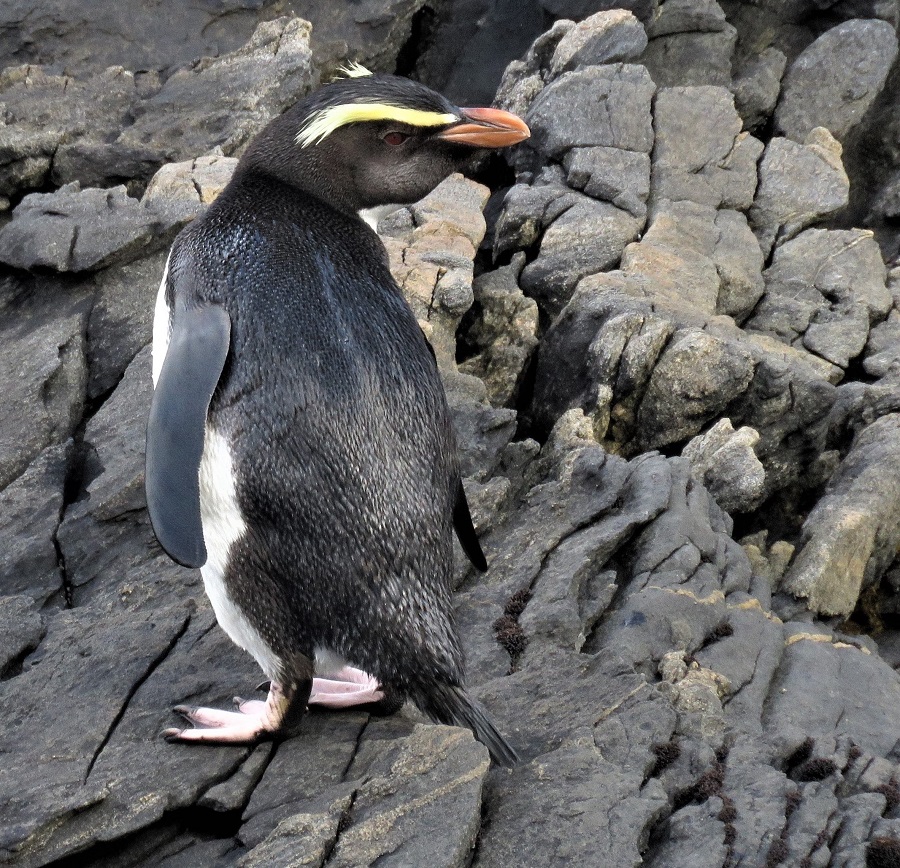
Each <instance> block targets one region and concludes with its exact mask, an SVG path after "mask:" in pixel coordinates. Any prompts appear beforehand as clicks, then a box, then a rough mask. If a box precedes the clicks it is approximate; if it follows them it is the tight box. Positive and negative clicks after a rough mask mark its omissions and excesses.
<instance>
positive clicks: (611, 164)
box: [563, 147, 650, 218]
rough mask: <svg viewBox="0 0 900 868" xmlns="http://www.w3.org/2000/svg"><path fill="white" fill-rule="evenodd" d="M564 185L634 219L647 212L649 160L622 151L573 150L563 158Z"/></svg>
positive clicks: (599, 148)
mask: <svg viewBox="0 0 900 868" xmlns="http://www.w3.org/2000/svg"><path fill="white" fill-rule="evenodd" d="M563 166H564V167H565V169H566V183H567V184H568V185H569V186H570V187H574V188H575V189H577V190H583V191H584V192H585V193H587V195H588V196H590V197H592V198H593V199H601V200H602V201H604V202H609V203H611V204H612V205H615V206H616V207H617V208H622V209H623V210H625V211H627V212H628V213H629V214H631V215H632V216H633V217H638V218H643V217H644V216H645V215H646V213H647V197H648V196H649V194H650V157H649V156H648V155H647V154H641V153H637V152H635V151H625V150H622V149H621V148H604V147H594V148H572V150H570V151H569V152H568V153H567V154H566V155H565V157H564V158H563Z"/></svg>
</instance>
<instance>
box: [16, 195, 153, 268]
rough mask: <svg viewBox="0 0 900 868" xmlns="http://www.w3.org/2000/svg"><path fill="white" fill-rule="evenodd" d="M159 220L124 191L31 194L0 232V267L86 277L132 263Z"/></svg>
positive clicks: (145, 246)
mask: <svg viewBox="0 0 900 868" xmlns="http://www.w3.org/2000/svg"><path fill="white" fill-rule="evenodd" d="M161 222H162V221H161V220H160V217H159V215H157V214H156V213H155V212H154V211H152V210H150V209H148V208H145V207H143V206H141V204H140V203H139V202H138V201H137V200H136V199H132V198H131V197H129V196H128V194H127V192H126V190H125V188H124V187H115V188H113V189H112V190H98V189H88V190H82V189H81V188H80V186H79V184H78V183H77V182H73V183H72V184H67V185H66V186H65V187H62V188H61V189H59V190H57V191H56V192H55V193H32V194H31V195H29V196H26V197H25V198H24V199H23V200H22V202H21V204H20V205H19V206H18V207H17V208H16V209H15V211H14V212H13V219H12V221H11V222H9V223H7V224H6V226H4V227H3V229H0V261H2V262H5V263H6V264H7V265H11V266H13V267H14V268H26V269H34V268H51V269H53V270H55V271H60V272H65V271H73V272H79V271H87V270H96V269H98V268H104V267H106V266H108V265H111V264H113V263H115V262H121V261H123V260H124V261H128V260H130V259H134V258H136V256H137V255H138V254H139V252H140V251H142V250H144V249H145V248H147V247H148V246H149V245H150V244H151V242H152V241H153V238H154V235H155V234H156V233H157V231H158V230H159V229H160V228H161Z"/></svg>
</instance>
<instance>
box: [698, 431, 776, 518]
mask: <svg viewBox="0 0 900 868" xmlns="http://www.w3.org/2000/svg"><path fill="white" fill-rule="evenodd" d="M758 442H759V433H758V432H757V431H754V430H753V429H752V428H750V427H747V426H745V427H743V428H739V429H738V430H737V431H735V430H734V428H732V426H731V420H730V419H720V420H719V421H718V422H716V424H715V425H713V426H712V428H710V429H709V430H708V431H706V432H705V433H703V434H701V435H698V436H696V437H694V438H693V439H692V440H691V441H690V442H689V443H688V444H687V445H686V446H685V447H684V450H683V451H682V453H681V454H682V456H683V457H684V458H686V459H687V460H688V461H689V462H690V464H691V474H692V476H693V477H694V479H696V480H697V481H698V482H701V483H702V484H703V485H704V486H705V487H706V488H707V490H708V491H709V493H710V494H711V495H712V496H713V497H714V498H715V499H716V502H717V503H718V504H719V506H721V507H722V509H724V510H725V511H726V512H749V511H750V510H752V509H754V508H755V507H757V506H758V505H759V502H760V500H761V499H762V495H763V492H764V490H765V481H766V472H765V468H764V467H763V466H762V464H761V463H760V461H759V459H758V458H757V457H756V453H755V452H754V451H753V447H754V446H755V445H756V444H757V443H758Z"/></svg>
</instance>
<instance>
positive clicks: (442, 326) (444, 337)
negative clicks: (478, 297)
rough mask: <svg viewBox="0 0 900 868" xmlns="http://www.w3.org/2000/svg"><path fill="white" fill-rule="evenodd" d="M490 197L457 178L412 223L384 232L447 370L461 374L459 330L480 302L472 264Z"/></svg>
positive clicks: (395, 269)
mask: <svg viewBox="0 0 900 868" xmlns="http://www.w3.org/2000/svg"><path fill="white" fill-rule="evenodd" d="M489 193H490V191H489V190H488V189H487V188H486V187H484V186H482V185H481V184H476V183H475V182H474V181H470V180H468V179H466V178H463V177H462V176H461V175H452V176H451V177H450V178H448V179H447V180H446V181H444V182H443V183H441V184H440V185H439V186H438V187H437V188H436V189H435V190H434V191H432V192H431V193H430V194H429V195H428V196H426V197H425V198H424V199H423V200H422V201H421V202H417V203H415V204H414V205H412V206H410V208H409V209H408V211H409V215H410V217H411V219H410V220H409V221H408V222H403V223H401V222H400V221H399V220H398V217H399V215H394V216H393V217H392V218H391V219H392V221H393V223H390V225H389V227H388V228H387V229H386V230H382V240H383V241H384V244H385V247H387V251H388V255H389V257H390V260H391V269H392V273H393V274H394V278H395V279H396V280H397V283H398V284H399V286H400V289H401V290H402V291H403V294H404V297H405V298H406V300H407V302H409V305H410V307H412V310H413V313H414V314H415V316H416V319H417V320H418V321H419V325H420V326H421V327H422V331H424V332H425V336H426V337H427V338H428V340H429V341H430V342H431V345H432V347H434V351H435V354H436V356H437V360H438V366H439V367H440V368H441V369H442V370H444V371H450V372H453V371H455V370H456V329H457V327H458V326H459V323H460V321H461V320H462V317H463V314H464V313H466V311H468V309H469V308H470V307H471V306H472V302H473V300H474V295H473V291H472V276H473V264H472V261H473V259H474V257H475V251H476V250H477V249H478V247H479V245H480V244H481V241H482V239H483V238H484V233H485V229H486V224H485V221H484V216H483V214H482V210H483V208H484V206H485V203H486V202H487V199H488V195H489ZM392 226H393V227H398V228H391V227H392Z"/></svg>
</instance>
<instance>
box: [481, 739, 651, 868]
mask: <svg viewBox="0 0 900 868" xmlns="http://www.w3.org/2000/svg"><path fill="white" fill-rule="evenodd" d="M601 781H602V783H601ZM497 789H498V791H499V792H498V795H499V796H500V799H499V805H498V808H497V809H495V810H494V811H492V812H491V813H490V814H489V817H490V822H491V826H492V827H493V828H496V831H494V833H493V834H492V835H490V836H489V837H487V838H486V839H485V840H484V841H483V842H482V845H481V847H480V848H479V851H478V854H477V858H476V860H475V863H474V865H476V866H479V868H488V866H491V868H494V866H500V865H507V866H511V868H512V866H515V868H525V866H527V865H533V864H535V859H537V860H539V861H540V864H542V865H547V866H562V865H578V864H581V865H587V864H591V862H592V861H597V862H598V864H604V865H622V866H626V865H627V866H638V865H640V864H641V861H642V860H641V854H640V851H639V849H638V842H640V841H642V840H644V839H645V838H646V837H647V835H648V834H649V829H650V827H651V826H652V825H653V823H654V821H655V820H656V818H657V817H658V816H659V814H660V813H661V812H662V810H663V808H664V805H665V799H664V797H663V795H662V793H661V792H660V791H659V790H658V789H655V788H654V787H652V785H651V786H650V787H648V792H644V793H642V792H641V791H640V786H639V779H638V778H637V776H635V775H627V774H623V773H622V772H620V771H618V769H617V768H616V766H615V765H614V764H613V763H611V762H609V761H607V760H604V759H599V758H598V757H597V748H596V747H595V746H594V743H593V741H592V740H591V739H590V736H589V735H588V736H587V737H583V738H581V739H579V740H574V739H573V740H572V741H571V742H570V743H569V744H566V745H564V746H563V747H560V748H559V749H558V750H557V751H555V752H554V753H552V754H548V755H546V756H543V757H541V758H540V759H539V760H536V761H535V762H534V763H532V764H530V765H529V766H526V767H525V768H524V769H523V771H522V772H520V773H519V774H517V775H516V778H515V779H514V780H510V781H503V782H502V783H500V784H498V785H497ZM572 803H575V804H578V805H579V806H580V807H581V808H582V809H583V813H582V814H581V816H580V820H579V826H580V827H581V829H582V830H583V831H582V832H581V833H580V834H578V835H567V836H564V837H563V838H562V839H557V840H556V841H555V842H554V845H553V846H552V847H548V846H547V844H548V841H549V840H552V839H553V838H554V835H553V833H552V831H551V830H552V829H554V828H558V824H559V823H560V822H565V821H564V819H563V815H564V812H565V806H566V805H569V804H572ZM493 828H492V831H493Z"/></svg>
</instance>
